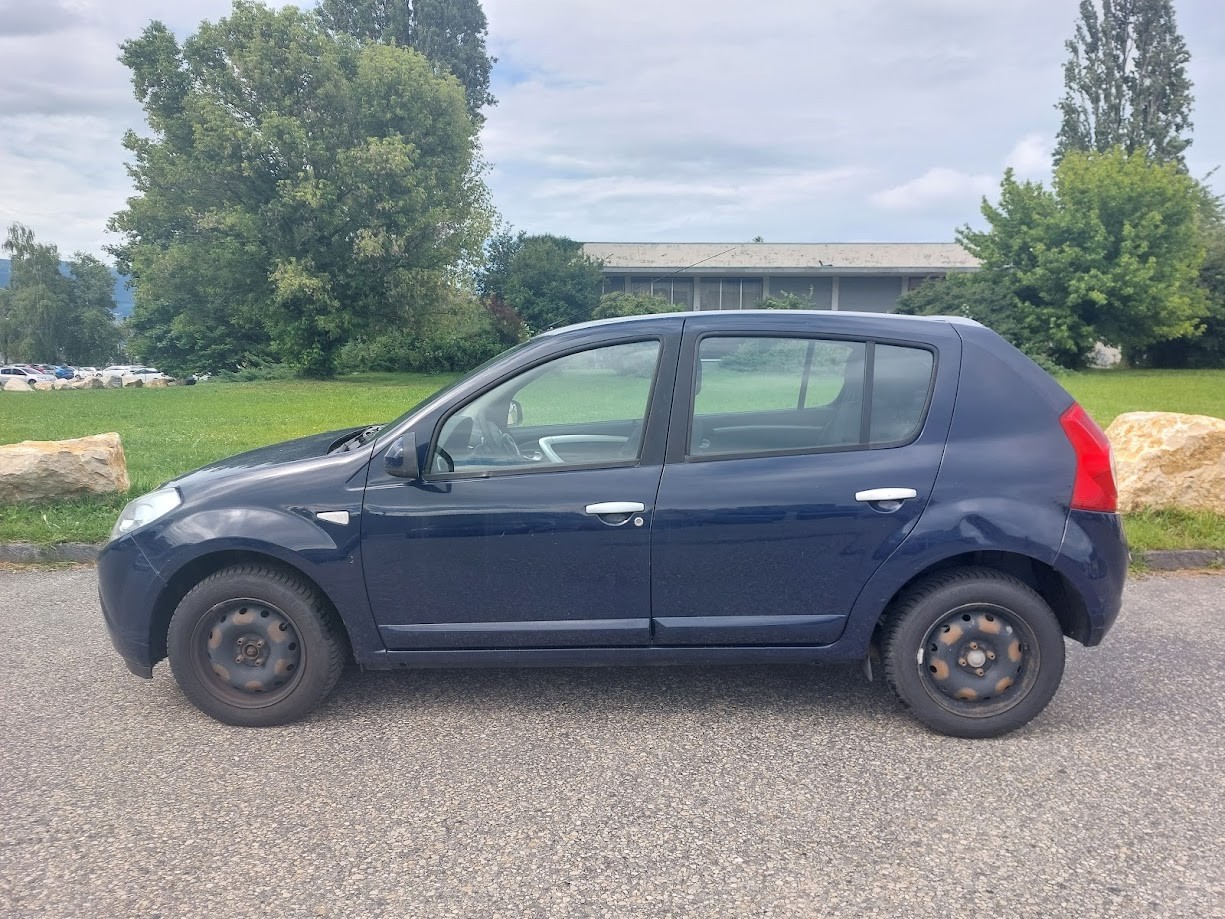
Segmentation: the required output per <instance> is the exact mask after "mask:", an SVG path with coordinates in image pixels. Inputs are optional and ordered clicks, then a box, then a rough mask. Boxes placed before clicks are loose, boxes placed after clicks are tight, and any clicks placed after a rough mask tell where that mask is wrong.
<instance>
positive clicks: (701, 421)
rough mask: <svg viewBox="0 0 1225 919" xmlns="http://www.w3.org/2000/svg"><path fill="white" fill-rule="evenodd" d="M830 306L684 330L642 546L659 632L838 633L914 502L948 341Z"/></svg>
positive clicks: (934, 327) (953, 365) (943, 332)
mask: <svg viewBox="0 0 1225 919" xmlns="http://www.w3.org/2000/svg"><path fill="white" fill-rule="evenodd" d="M836 318H837V320H838V321H837V323H836V325H835V324H832V323H831V322H830V321H829V320H818V319H813V318H811V317H809V318H807V319H806V320H801V319H800V318H799V317H796V318H795V319H791V320H790V323H788V322H787V321H786V320H776V319H773V318H771V319H770V320H768V321H767V320H764V319H763V320H762V323H763V327H761V328H753V327H751V326H749V327H744V326H738V327H736V328H734V329H733V330H727V331H714V330H712V329H711V327H710V325H709V324H707V325H706V326H705V328H703V326H701V325H699V324H697V323H692V324H691V325H690V326H687V328H686V334H685V340H684V343H683V347H682V354H681V362H680V369H679V374H678V380H677V389H676V396H675V401H674V405H673V411H672V418H673V422H672V427H671V431H670V433H669V441H668V453H667V463H666V465H665V467H664V473H663V477H662V481H661V483H660V490H659V497H658V499H657V502H656V517H655V527H654V534H653V541H652V556H651V562H652V589H653V594H652V616H653V622H652V626H653V641H654V642H655V643H656V644H663V645H726V644H758V645H761V644H827V643H829V642H832V641H834V640H835V639H836V638H837V637H838V636H839V635H840V634H841V632H842V630H843V628H844V625H845V621H846V617H847V614H848V613H849V611H850V609H851V606H852V604H853V602H854V600H855V597H856V596H857V595H858V593H859V591H860V589H861V587H862V586H863V584H864V583H865V582H866V581H867V579H868V578H869V577H870V576H871V575H872V573H873V572H874V571H875V570H876V569H877V568H878V567H879V566H880V564H881V563H882V562H883V561H884V560H885V559H886V558H888V556H889V555H890V553H892V552H893V551H894V550H895V549H896V548H897V546H898V545H899V544H900V543H901V542H902V540H903V539H905V537H906V535H907V534H908V533H909V532H910V530H911V529H912V528H913V527H914V525H915V523H916V521H917V520H918V518H919V515H920V514H921V513H922V511H923V508H924V507H925V506H926V503H927V500H928V497H929V496H930V494H931V489H932V486H933V484H934V482H935V478H936V473H937V471H938V469H939V465H940V460H941V457H942V454H943V450H944V442H945V437H946V435H947V431H948V425H949V419H950V417H951V413H952V402H953V398H954V394H955V390H956V375H957V366H958V362H959V355H960V340H959V339H958V338H957V336H956V334H955V333H954V332H953V331H952V330H951V329H950V328H948V327H947V326H944V325H940V324H934V323H923V324H922V326H923V327H924V328H925V329H927V330H928V334H927V335H926V336H925V337H923V338H916V339H913V340H898V339H896V338H885V337H881V336H879V335H874V334H871V332H872V330H873V328H874V326H873V324H872V321H871V320H864V321H863V322H862V323H861V324H860V327H861V329H862V332H861V334H854V331H855V329H856V328H857V325H856V324H857V322H858V321H857V320H852V319H849V318H846V317H836ZM746 319H747V317H742V318H741V322H744V321H745V320H746ZM823 321H824V322H825V323H826V327H825V328H824V329H823V328H822V322H823ZM767 322H768V325H767V324H766V323H767ZM919 325H920V324H918V323H916V326H919Z"/></svg>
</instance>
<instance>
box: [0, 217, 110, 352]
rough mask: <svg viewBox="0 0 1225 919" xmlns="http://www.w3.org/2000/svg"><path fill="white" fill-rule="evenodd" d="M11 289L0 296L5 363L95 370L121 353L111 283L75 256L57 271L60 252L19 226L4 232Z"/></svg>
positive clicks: (95, 265)
mask: <svg viewBox="0 0 1225 919" xmlns="http://www.w3.org/2000/svg"><path fill="white" fill-rule="evenodd" d="M3 248H4V250H5V251H6V252H8V253H9V255H10V256H11V257H12V274H11V276H10V277H9V286H8V288H7V289H5V290H3V291H0V351H2V352H3V353H4V354H5V356H6V357H7V358H8V359H9V360H27V361H34V360H37V361H55V362H58V363H64V362H68V361H73V362H76V363H81V364H99V363H107V362H109V361H111V360H112V359H113V358H114V357H115V356H116V355H117V354H118V352H119V343H120V338H121V336H120V331H119V326H118V324H117V323H116V322H115V312H114V311H115V279H114V276H113V275H112V274H111V271H110V269H109V268H107V266H106V265H104V264H103V263H102V262H101V261H100V260H98V259H97V258H95V257H94V256H92V255H86V254H84V253H80V252H78V253H77V254H76V255H75V256H74V257H73V260H72V261H71V262H69V263H68V266H67V267H68V272H67V274H65V273H64V272H63V271H61V267H60V255H59V249H58V247H56V246H55V245H53V244H51V243H40V242H37V241H36V240H35V238H34V232H33V231H32V230H31V229H30V228H29V227H26V226H23V225H22V224H20V223H15V224H13V225H12V226H10V227H9V229H8V235H7V238H6V239H5V242H4V247H3Z"/></svg>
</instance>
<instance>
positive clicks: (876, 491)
mask: <svg viewBox="0 0 1225 919" xmlns="http://www.w3.org/2000/svg"><path fill="white" fill-rule="evenodd" d="M918 496H919V493H918V492H917V491H915V490H914V489H913V488H869V489H868V490H867V491H857V492H855V500H856V501H867V502H868V503H869V504H875V503H877V502H878V501H905V500H906V499H907V498H917V497H918Z"/></svg>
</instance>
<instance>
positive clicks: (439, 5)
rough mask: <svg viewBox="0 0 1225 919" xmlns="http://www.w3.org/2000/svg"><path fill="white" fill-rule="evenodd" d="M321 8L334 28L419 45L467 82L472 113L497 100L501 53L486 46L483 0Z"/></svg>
mask: <svg viewBox="0 0 1225 919" xmlns="http://www.w3.org/2000/svg"><path fill="white" fill-rule="evenodd" d="M318 13H319V17H320V19H322V21H323V23H324V25H326V26H327V28H328V29H331V30H332V31H333V32H343V33H346V34H349V35H353V36H356V37H357V38H360V39H365V40H369V41H377V42H384V43H386V44H393V43H394V44H397V45H401V46H404V47H408V48H415V49H416V50H417V51H420V52H421V53H422V54H424V55H425V56H426V57H427V58H429V60H430V61H431V62H433V64H434V65H435V72H437V73H440V74H441V73H449V74H451V75H452V76H454V77H455V78H456V79H457V80H459V82H460V83H462V84H463V87H464V96H465V98H466V99H467V102H468V113H469V114H470V115H471V116H472V117H473V119H475V120H476V121H477V122H478V123H480V122H481V121H483V120H484V119H483V116H482V115H481V109H483V108H484V107H485V106H487V105H494V104H496V100H495V99H494V98H493V96H491V95H490V94H489V75H490V72H491V71H492V70H493V65H494V63H495V60H496V59H495V58H492V57H490V56H489V54H488V53H487V52H486V50H485V39H486V37H487V36H488V33H489V27H488V23H487V21H486V19H485V11H484V10H483V9H482V8H481V4H480V0H323V2H322V3H320V4H319V8H318Z"/></svg>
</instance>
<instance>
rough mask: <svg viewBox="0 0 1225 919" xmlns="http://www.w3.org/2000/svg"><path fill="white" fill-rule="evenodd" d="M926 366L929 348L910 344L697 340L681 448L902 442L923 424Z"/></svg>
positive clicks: (710, 452)
mask: <svg viewBox="0 0 1225 919" xmlns="http://www.w3.org/2000/svg"><path fill="white" fill-rule="evenodd" d="M934 365H935V359H934V356H933V354H932V352H930V351H928V350H926V349H924V348H918V347H905V346H900V345H886V344H876V343H872V342H863V341H836V340H828V339H818V338H798V337H785V338H784V337H767V336H752V337H750V336H744V337H730V336H729V337H723V336H715V337H709V338H705V339H703V340H702V341H701V343H700V344H699V346H698V369H697V375H696V384H695V387H694V389H695V392H694V400H693V422H692V427H691V430H690V436H689V450H688V453H689V456H690V457H697V458H701V457H709V456H731V455H746V454H756V453H780V452H783V453H785V452H799V451H806V450H820V449H830V448H847V447H856V446H865V447H866V446H878V445H879V446H884V445H889V444H899V443H902V442H905V441H907V440H908V439H910V438H912V437H913V436H914V435H915V434H916V433H917V432H918V429H919V426H920V425H921V424H922V420H923V415H924V410H925V408H926V405H927V399H928V394H929V392H930V389H931V379H932V371H933V368H934ZM869 391H870V392H871V396H870V399H869V400H868V401H869V403H870V404H869V405H868V406H865V404H864V403H865V393H868V392H869ZM865 408H866V409H867V410H866V411H865Z"/></svg>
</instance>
